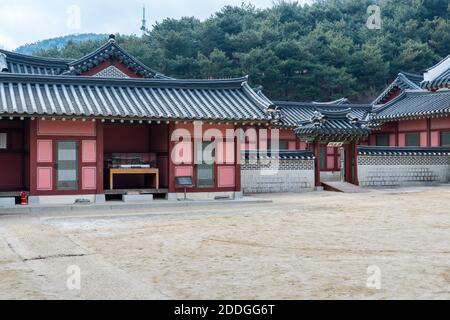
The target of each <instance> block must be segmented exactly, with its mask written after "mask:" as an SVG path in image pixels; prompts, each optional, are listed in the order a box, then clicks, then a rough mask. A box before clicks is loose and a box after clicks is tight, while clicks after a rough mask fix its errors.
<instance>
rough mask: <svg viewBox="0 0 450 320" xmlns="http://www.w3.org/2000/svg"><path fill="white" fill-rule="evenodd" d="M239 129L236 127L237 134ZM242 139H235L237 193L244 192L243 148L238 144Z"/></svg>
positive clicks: (235, 181)
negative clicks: (242, 184) (242, 173)
mask: <svg viewBox="0 0 450 320" xmlns="http://www.w3.org/2000/svg"><path fill="white" fill-rule="evenodd" d="M237 130H238V127H237V126H235V127H234V132H237ZM239 139H240V138H239V137H236V136H235V137H234V150H235V155H234V161H235V162H234V168H235V169H234V170H235V171H234V183H235V189H234V190H235V191H236V192H240V191H241V190H242V186H241V161H242V160H241V146H240V143H239V142H238V140H239ZM244 143H245V142H244Z"/></svg>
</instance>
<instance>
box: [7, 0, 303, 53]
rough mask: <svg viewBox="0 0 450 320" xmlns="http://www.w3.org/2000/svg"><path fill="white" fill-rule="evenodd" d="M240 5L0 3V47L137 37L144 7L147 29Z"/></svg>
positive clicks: (265, 0) (75, 0)
mask: <svg viewBox="0 0 450 320" xmlns="http://www.w3.org/2000/svg"><path fill="white" fill-rule="evenodd" d="M242 2H243V0H185V1H182V0H108V1H95V0H0V47H3V48H5V49H10V50H11V49H15V48H16V47H18V46H20V45H22V44H26V43H32V42H35V41H38V40H43V39H48V38H52V37H57V36H63V35H68V34H74V33H89V32H94V33H108V34H109V33H116V32H119V33H123V34H139V33H140V31H139V28H140V20H141V16H142V6H143V5H144V4H145V6H146V8H147V19H148V20H149V22H148V25H149V26H150V25H152V24H153V23H154V22H155V21H161V20H163V19H164V18H167V17H170V18H179V17H182V16H195V17H198V18H200V19H205V18H207V17H209V16H210V15H211V14H213V13H214V12H216V11H218V10H220V8H222V7H223V6H225V5H228V4H230V5H239V4H240V3H242ZM245 2H251V3H253V4H254V5H255V6H256V7H258V8H266V7H270V6H271V5H272V3H273V0H246V1H245ZM299 2H304V1H299ZM78 8H79V9H78ZM78 11H79V12H80V14H79V15H78ZM78 16H79V17H80V19H78V18H77V17H78Z"/></svg>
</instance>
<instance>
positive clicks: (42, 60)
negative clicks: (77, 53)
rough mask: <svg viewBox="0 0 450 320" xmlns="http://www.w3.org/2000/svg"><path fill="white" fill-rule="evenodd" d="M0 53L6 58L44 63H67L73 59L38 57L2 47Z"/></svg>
mask: <svg viewBox="0 0 450 320" xmlns="http://www.w3.org/2000/svg"><path fill="white" fill-rule="evenodd" d="M0 53H3V54H5V55H6V57H7V59H15V58H16V59H26V60H30V61H34V62H39V63H44V64H65V65H67V64H68V63H69V62H71V61H73V59H69V58H51V57H39V56H34V55H29V54H23V53H18V52H14V51H8V50H4V49H0Z"/></svg>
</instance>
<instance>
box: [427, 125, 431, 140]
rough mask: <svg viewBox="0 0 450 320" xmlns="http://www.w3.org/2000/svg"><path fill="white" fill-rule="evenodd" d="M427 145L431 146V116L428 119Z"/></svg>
mask: <svg viewBox="0 0 450 320" xmlns="http://www.w3.org/2000/svg"><path fill="white" fill-rule="evenodd" d="M427 147H431V118H428V119H427Z"/></svg>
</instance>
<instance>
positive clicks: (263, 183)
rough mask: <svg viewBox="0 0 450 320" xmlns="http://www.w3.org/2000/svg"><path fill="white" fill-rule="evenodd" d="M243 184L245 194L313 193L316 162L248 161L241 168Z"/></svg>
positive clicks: (288, 160) (303, 160)
mask: <svg viewBox="0 0 450 320" xmlns="http://www.w3.org/2000/svg"><path fill="white" fill-rule="evenodd" d="M241 182H242V191H243V192H244V193H275V192H304V191H311V190H313V189H314V160H313V159H280V160H268V159H265V160H263V159H259V160H250V161H249V160H247V161H246V162H245V163H243V164H242V166H241Z"/></svg>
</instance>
